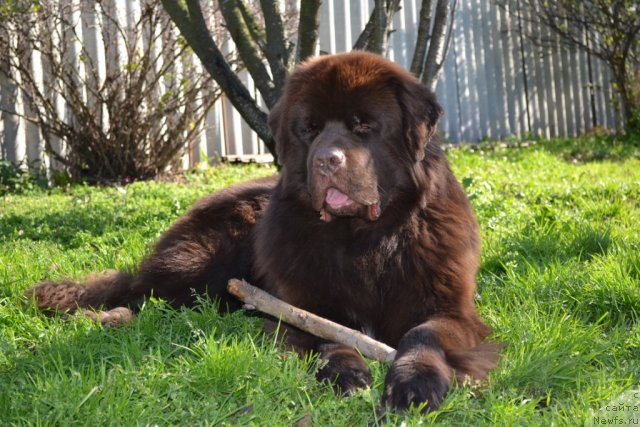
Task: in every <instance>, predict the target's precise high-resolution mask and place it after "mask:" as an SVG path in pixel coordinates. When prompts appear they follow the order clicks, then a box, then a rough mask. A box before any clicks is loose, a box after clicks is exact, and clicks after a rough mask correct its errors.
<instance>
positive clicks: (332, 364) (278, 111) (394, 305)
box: [33, 53, 497, 409]
mask: <svg viewBox="0 0 640 427" xmlns="http://www.w3.org/2000/svg"><path fill="white" fill-rule="evenodd" d="M441 113H442V111H441V108H440V106H439V105H438V103H437V101H436V99H435V96H434V94H433V93H432V92H430V91H429V90H428V89H427V88H425V87H424V86H423V85H421V84H420V83H419V82H418V81H417V80H416V79H415V78H413V77H412V76H411V75H410V74H408V73H407V72H406V71H404V70H402V69H401V68H399V67H397V66H395V65H393V64H392V63H390V62H388V61H386V60H384V59H382V58H380V57H377V56H374V55H371V54H366V53H350V54H342V55H334V56H325V57H320V58H316V59H313V60H311V61H308V62H307V63H305V64H303V65H301V66H300V67H298V69H297V70H296V71H295V72H294V73H293V74H292V75H291V77H290V78H289V80H288V83H287V85H286V88H285V91H284V94H283V96H282V98H281V99H280V101H279V102H278V104H277V105H276V106H275V107H274V109H273V110H272V112H271V114H270V117H269V124H270V126H271V129H272V131H273V134H274V135H275V139H276V141H277V152H278V158H279V160H280V162H281V164H282V166H283V167H282V171H281V174H280V177H279V178H278V179H275V178H274V179H265V180H260V181H254V182H250V183H247V184H242V185H239V186H235V187H232V188H229V189H227V190H224V191H221V192H219V193H217V194H214V195H212V196H210V197H208V198H205V199H204V200H201V201H200V202H198V203H197V204H196V205H195V207H193V208H192V209H191V211H189V212H188V213H187V214H186V215H185V216H184V217H182V218H181V219H180V220H178V221H177V222H176V223H175V224H174V225H173V227H171V228H170V229H169V230H168V231H167V232H166V233H165V234H164V235H163V236H162V237H161V239H160V240H159V241H158V243H157V244H156V247H155V250H154V252H153V253H152V254H151V255H150V256H149V257H148V258H147V259H146V260H145V261H144V262H143V263H142V265H141V266H140V269H139V271H138V272H137V273H135V274H132V275H129V274H124V273H113V274H108V275H105V276H98V277H93V278H90V279H89V280H88V283H86V284H85V285H82V284H78V283H74V282H70V281H65V282H61V283H53V282H43V283H40V284H39V285H37V286H36V287H35V288H34V289H33V294H34V296H35V298H36V300H37V303H38V306H39V307H42V308H53V309H57V310H65V311H68V312H73V311H74V310H76V309H77V308H78V307H95V308H100V307H101V308H103V309H110V308H114V307H119V306H128V307H132V308H135V307H136V306H139V304H141V303H142V302H143V301H144V299H145V298H146V297H148V296H149V295H151V294H153V295H154V296H156V297H160V298H164V299H166V300H168V301H170V302H171V303H172V304H174V305H176V306H179V305H191V304H193V303H194V296H193V290H194V289H195V290H196V291H197V292H199V293H204V292H207V293H208V295H209V296H215V297H217V298H219V299H220V300H221V307H228V308H230V309H235V308H237V307H238V306H239V303H238V302H237V301H235V300H234V299H233V298H231V297H230V296H229V295H228V294H227V293H226V291H225V287H226V283H227V280H228V279H230V278H233V277H237V278H245V279H246V280H247V281H249V282H250V283H253V284H254V285H257V286H260V287H262V288H264V289H265V290H267V291H268V292H270V293H272V294H273V295H275V296H277V297H278V298H281V299H283V300H285V301H287V302H289V303H291V304H293V305H295V306H297V307H300V308H303V309H306V310H309V311H311V312H313V313H316V314H318V315H321V316H323V317H326V318H329V319H331V320H334V321H336V322H339V323H341V324H343V325H346V326H349V327H352V328H355V329H360V330H363V331H364V332H366V333H367V334H369V335H371V336H372V337H374V338H376V339H378V340H380V341H383V342H385V343H387V344H388V345H391V346H394V347H396V348H397V349H398V354H397V357H396V359H395V361H394V362H393V363H392V365H391V367H390V369H389V372H388V374H387V377H386V380H385V385H384V394H383V403H385V404H387V405H389V406H391V407H395V408H398V409H405V408H407V407H409V406H410V405H412V404H413V405H418V404H421V403H423V402H426V408H428V409H434V408H437V407H438V405H439V404H440V403H441V401H442V399H443V397H444V395H445V393H446V392H447V390H448V388H449V386H450V384H451V383H452V380H453V378H454V377H456V376H457V378H458V379H462V378H464V377H465V376H470V377H473V378H479V379H481V378H484V377H485V376H486V374H487V371H488V370H489V369H491V368H492V367H493V366H495V363H496V361H497V352H496V346H495V345H493V344H491V343H488V342H486V341H484V340H485V338H486V337H487V335H489V333H490V328H489V327H488V326H486V325H485V324H484V323H483V322H482V321H481V320H480V319H479V317H478V315H477V314H476V310H475V305H474V294H475V288H476V286H475V275H476V270H477V267H478V262H479V255H478V254H479V246H480V245H479V236H478V226H477V223H476V220H475V217H474V215H473V212H472V210H471V206H470V204H469V202H468V200H467V198H466V196H465V194H464V192H463V190H462V188H461V187H460V185H459V184H458V182H457V181H456V180H455V178H454V176H453V174H452V173H451V171H450V169H449V167H448V165H447V162H446V160H445V158H444V155H443V153H442V151H441V149H440V148H439V146H438V144H437V143H436V142H434V140H433V135H434V133H435V129H436V126H437V123H438V120H439V118H440V116H441ZM286 337H287V338H286V339H287V340H288V342H289V343H290V344H291V345H292V346H293V347H295V348H296V349H297V350H298V351H300V352H301V353H305V352H309V351H314V352H317V353H318V354H319V355H320V357H321V358H323V359H325V360H326V362H327V363H326V365H324V367H323V368H322V369H321V370H320V371H319V373H318V376H319V378H321V379H329V380H331V381H333V382H334V384H336V386H337V388H338V389H339V390H341V391H342V392H344V393H350V392H352V391H354V390H355V389H356V388H359V387H365V386H367V385H369V384H370V382H371V375H370V372H369V370H368V368H367V366H366V364H365V363H364V361H363V360H362V358H361V357H360V356H359V354H358V353H357V352H356V351H355V350H354V349H352V348H348V347H346V346H343V345H340V344H336V343H331V342H326V341H323V340H321V339H318V338H316V337H313V336H310V335H308V334H306V333H303V332H301V331H298V330H295V329H293V328H290V329H289V330H288V331H287V334H286Z"/></svg>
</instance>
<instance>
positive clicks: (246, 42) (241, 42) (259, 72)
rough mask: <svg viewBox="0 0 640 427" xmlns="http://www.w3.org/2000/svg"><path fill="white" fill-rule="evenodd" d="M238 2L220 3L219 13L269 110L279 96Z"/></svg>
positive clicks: (231, 0)
mask: <svg viewBox="0 0 640 427" xmlns="http://www.w3.org/2000/svg"><path fill="white" fill-rule="evenodd" d="M240 1H241V0H222V1H220V12H222V16H224V20H225V22H226V24H227V30H228V31H229V34H230V35H231V38H232V39H233V42H234V43H235V45H236V48H237V49H238V54H239V55H240V58H241V59H242V63H243V64H244V65H245V67H247V70H248V71H249V74H251V77H252V78H253V81H254V83H255V84H256V87H257V88H258V91H259V92H260V94H261V95H262V98H263V99H264V100H265V102H266V103H267V106H268V107H269V108H271V107H272V106H273V105H274V104H275V103H276V101H277V100H278V95H279V94H278V92H277V91H276V90H275V85H274V82H273V80H272V79H271V76H270V75H269V71H267V67H266V66H265V65H264V63H263V62H262V57H261V55H260V48H259V47H258V46H257V45H256V43H255V42H254V41H253V37H252V36H251V32H250V31H249V28H248V27H247V24H246V21H245V20H244V17H243V16H242V10H241V8H240V7H239V6H238V3H239V2H240ZM191 3H193V1H188V4H189V5H190V4H191ZM198 8H200V5H198ZM212 41H213V40H212Z"/></svg>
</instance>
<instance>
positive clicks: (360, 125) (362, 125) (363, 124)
mask: <svg viewBox="0 0 640 427" xmlns="http://www.w3.org/2000/svg"><path fill="white" fill-rule="evenodd" d="M351 130H352V132H353V133H355V134H356V135H366V134H368V133H370V132H371V131H372V130H373V126H372V124H371V123H369V122H367V121H366V120H363V119H361V118H360V117H358V116H353V121H352V124H351Z"/></svg>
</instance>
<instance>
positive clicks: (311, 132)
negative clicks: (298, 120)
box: [300, 122, 318, 139]
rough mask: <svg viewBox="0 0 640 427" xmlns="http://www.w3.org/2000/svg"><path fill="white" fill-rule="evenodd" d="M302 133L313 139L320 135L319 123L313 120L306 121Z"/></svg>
mask: <svg viewBox="0 0 640 427" xmlns="http://www.w3.org/2000/svg"><path fill="white" fill-rule="evenodd" d="M300 134H301V136H302V137H303V138H307V139H313V138H315V137H316V136H317V135H318V125H317V124H315V123H313V122H311V123H306V124H304V125H303V126H302V127H301V128H300Z"/></svg>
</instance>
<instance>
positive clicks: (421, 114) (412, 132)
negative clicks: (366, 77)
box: [399, 76, 443, 161]
mask: <svg viewBox="0 0 640 427" xmlns="http://www.w3.org/2000/svg"><path fill="white" fill-rule="evenodd" d="M400 80H401V82H400V94H399V102H400V107H401V108H402V113H403V126H404V133H405V138H407V140H408V142H409V144H410V147H411V148H412V149H413V154H414V156H415V158H414V160H415V161H421V160H422V159H423V158H424V150H425V146H426V145H427V143H428V142H429V141H430V140H431V138H432V137H433V135H434V134H435V133H436V132H437V130H438V123H439V121H440V117H442V114H443V111H442V107H441V106H440V104H439V103H438V101H437V100H436V95H435V94H434V93H433V92H432V91H431V90H430V89H428V88H427V87H426V86H425V85H423V84H422V83H421V82H420V81H419V80H417V79H415V78H414V77H413V76H402V77H401V79H400Z"/></svg>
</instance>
